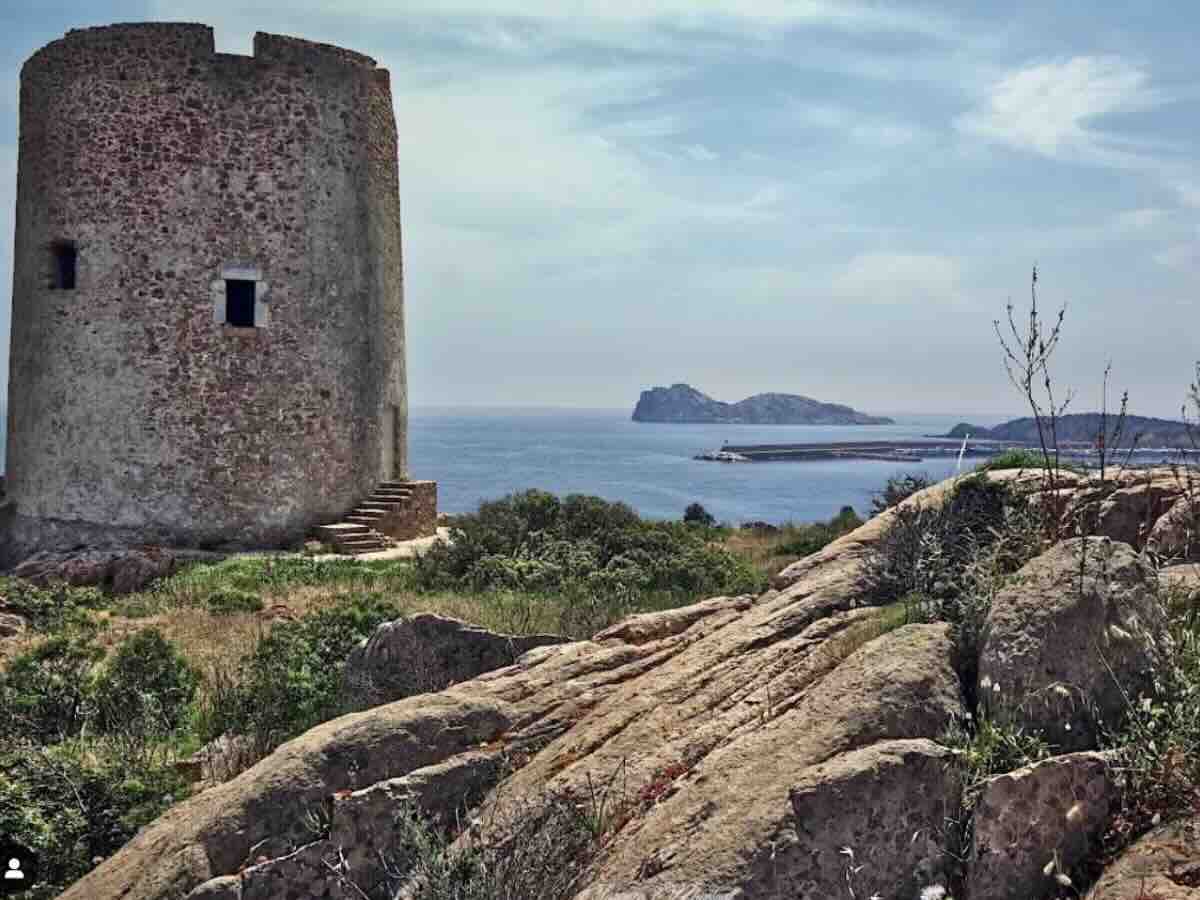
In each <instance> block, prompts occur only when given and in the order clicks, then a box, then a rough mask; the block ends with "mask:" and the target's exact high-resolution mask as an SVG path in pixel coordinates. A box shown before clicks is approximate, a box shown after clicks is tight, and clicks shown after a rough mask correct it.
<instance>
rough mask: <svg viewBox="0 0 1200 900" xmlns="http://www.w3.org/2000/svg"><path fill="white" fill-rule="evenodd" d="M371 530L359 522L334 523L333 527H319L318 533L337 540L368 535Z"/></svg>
mask: <svg viewBox="0 0 1200 900" xmlns="http://www.w3.org/2000/svg"><path fill="white" fill-rule="evenodd" d="M368 531H370V529H369V528H368V527H367V526H366V525H364V524H361V523H359V522H349V521H347V522H334V523H333V524H332V525H318V526H317V532H318V533H319V534H321V535H322V536H324V537H327V538H331V539H333V540H337V539H338V538H341V537H349V536H351V535H359V534H366V533H367V532H368Z"/></svg>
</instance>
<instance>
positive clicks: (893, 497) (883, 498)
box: [871, 472, 933, 516]
mask: <svg viewBox="0 0 1200 900" xmlns="http://www.w3.org/2000/svg"><path fill="white" fill-rule="evenodd" d="M932 484H933V482H932V481H930V480H929V478H928V477H927V476H925V475H921V474H919V473H915V472H904V473H901V474H899V475H893V476H892V477H891V478H889V479H888V480H887V481H886V482H885V483H884V485H883V489H882V490H880V491H878V492H877V493H876V494H875V495H874V496H873V497H872V498H871V515H873V516H875V515H878V514H879V513H881V512H883V511H884V510H887V509H891V508H892V507H893V506H899V505H900V504H901V503H903V502H904V501H905V500H907V499H908V498H909V497H911V496H912V495H913V494H915V493H917V491H923V490H925V488H927V487H929V486H930V485H932Z"/></svg>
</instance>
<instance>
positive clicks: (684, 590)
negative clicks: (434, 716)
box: [413, 491, 763, 601]
mask: <svg viewBox="0 0 1200 900" xmlns="http://www.w3.org/2000/svg"><path fill="white" fill-rule="evenodd" d="M711 531H712V529H709V528H707V527H696V526H695V525H685V524H684V523H681V522H649V521H643V520H642V519H640V518H638V516H637V515H636V514H635V513H634V512H633V510H631V509H630V508H629V507H628V506H626V505H625V504H623V503H608V502H606V501H604V500H601V499H600V498H598V497H587V496H582V495H578V494H573V495H570V496H568V497H566V498H565V499H564V500H561V501H560V500H559V499H558V498H557V497H555V496H554V495H553V494H548V493H546V492H544V491H525V492H524V493H519V494H512V495H510V496H508V497H505V498H503V499H501V500H495V501H490V502H487V503H483V504H481V505H480V507H479V511H478V512H477V513H476V514H475V515H472V516H461V517H459V519H458V521H457V524H456V525H455V527H454V528H453V529H452V540H451V542H450V543H448V544H446V543H443V544H437V545H435V546H434V547H432V548H431V549H430V550H429V551H428V552H427V553H426V554H424V555H423V556H421V557H419V558H418V559H417V561H416V563H415V567H414V571H413V575H414V579H415V583H416V586H417V587H418V589H420V590H424V591H436V590H470V591H527V592H532V593H540V594H558V595H570V596H575V595H579V594H595V593H597V592H600V593H603V592H606V591H613V590H617V589H621V590H623V591H632V592H633V593H634V594H636V595H638V596H639V597H640V599H641V600H647V601H648V600H649V599H650V596H651V595H663V594H665V595H670V596H672V597H675V598H677V599H678V600H680V601H685V600H690V599H694V597H695V596H696V595H697V594H701V593H706V592H707V593H740V592H745V591H757V590H759V589H760V588H761V587H762V586H763V584H762V582H763V579H762V578H761V576H760V575H759V574H758V573H756V572H755V571H754V569H753V568H752V567H751V566H750V565H749V563H747V562H746V561H745V560H744V559H742V558H740V557H739V556H737V555H735V554H734V553H732V552H731V551H729V550H727V549H725V548H724V547H721V546H717V545H716V544H715V542H713V541H712V540H710V538H711V537H712V535H711Z"/></svg>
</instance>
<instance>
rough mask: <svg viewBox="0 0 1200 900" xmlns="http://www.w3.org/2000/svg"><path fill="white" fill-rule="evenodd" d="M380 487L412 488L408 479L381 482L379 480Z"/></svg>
mask: <svg viewBox="0 0 1200 900" xmlns="http://www.w3.org/2000/svg"><path fill="white" fill-rule="evenodd" d="M379 487H381V488H405V489H407V490H411V488H410V487H409V483H408V482H407V481H381V482H379Z"/></svg>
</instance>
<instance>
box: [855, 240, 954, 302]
mask: <svg viewBox="0 0 1200 900" xmlns="http://www.w3.org/2000/svg"><path fill="white" fill-rule="evenodd" d="M961 280H962V265H961V264H960V263H959V261H958V260H956V259H952V258H950V257H948V256H939V255H935V254H921V253H863V254H859V255H858V256H855V257H854V258H853V259H851V260H850V262H849V263H847V264H846V267H845V268H844V269H843V270H842V271H841V272H840V273H839V274H838V275H837V276H836V277H835V278H834V280H833V293H834V294H835V295H836V296H838V297H841V298H843V299H847V300H854V301H862V302H868V303H893V304H909V303H935V304H941V303H957V302H959V301H960V300H961V298H962V287H961Z"/></svg>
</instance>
